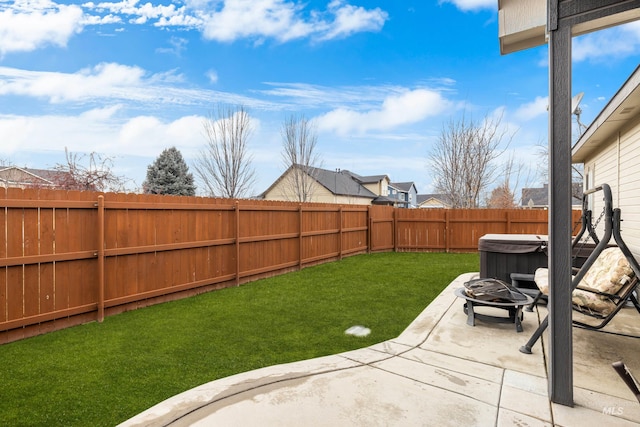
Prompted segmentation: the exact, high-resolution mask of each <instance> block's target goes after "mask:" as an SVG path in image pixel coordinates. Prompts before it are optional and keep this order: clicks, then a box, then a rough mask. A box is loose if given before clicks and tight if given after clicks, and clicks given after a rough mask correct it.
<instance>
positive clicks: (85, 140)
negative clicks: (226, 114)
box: [0, 106, 204, 157]
mask: <svg viewBox="0 0 640 427" xmlns="http://www.w3.org/2000/svg"><path fill="white" fill-rule="evenodd" d="M120 109H121V107H120V106H112V107H108V108H98V109H92V110H87V111H85V112H84V113H82V114H80V115H77V116H65V115H41V116H17V115H0V134H2V135H3V141H7V142H8V143H4V142H3V144H2V145H1V146H0V156H2V157H8V156H9V155H11V154H13V153H15V152H17V151H31V152H50V151H58V152H60V151H64V148H65V147H67V148H68V149H69V150H70V151H73V152H83V153H89V152H92V151H95V152H97V153H101V154H105V155H109V156H155V155H157V154H159V153H160V152H161V151H162V150H163V149H164V148H167V147H170V146H176V147H178V148H179V149H180V150H181V151H182V152H183V154H184V155H185V156H186V155H189V154H190V155H193V154H194V153H195V151H196V149H197V148H199V147H200V146H202V144H203V142H204V140H203V136H202V121H203V120H204V118H203V117H200V116H185V117H181V118H178V119H176V120H173V121H164V120H162V119H159V118H157V117H153V116H136V117H132V118H128V119H125V118H121V117H120V116H119V114H118V112H119V111H120ZM53 129H55V132H53Z"/></svg>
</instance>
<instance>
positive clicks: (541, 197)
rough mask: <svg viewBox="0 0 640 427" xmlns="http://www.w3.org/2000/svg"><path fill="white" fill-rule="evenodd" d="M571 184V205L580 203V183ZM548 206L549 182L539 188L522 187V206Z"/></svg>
mask: <svg viewBox="0 0 640 427" xmlns="http://www.w3.org/2000/svg"><path fill="white" fill-rule="evenodd" d="M571 185H572V187H573V188H572V191H571V193H572V198H571V204H572V205H574V206H575V205H582V183H581V182H574V183H573V184H571ZM530 201H531V202H530ZM529 204H531V206H548V205H549V184H544V186H543V187H541V188H523V189H522V202H521V205H522V206H528V205H529Z"/></svg>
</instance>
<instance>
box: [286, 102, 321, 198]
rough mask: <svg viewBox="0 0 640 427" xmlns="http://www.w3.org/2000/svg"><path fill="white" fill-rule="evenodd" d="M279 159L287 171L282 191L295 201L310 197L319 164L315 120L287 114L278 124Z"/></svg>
mask: <svg viewBox="0 0 640 427" xmlns="http://www.w3.org/2000/svg"><path fill="white" fill-rule="evenodd" d="M280 134H281V135H282V150H283V151H282V159H283V161H284V166H285V168H286V169H289V168H290V170H291V172H290V173H289V174H288V175H287V176H286V177H285V181H284V183H283V184H284V186H285V187H286V189H287V192H286V194H287V195H288V196H289V197H292V198H293V200H295V201H298V202H310V201H311V200H312V199H313V189H314V183H315V182H316V175H317V169H316V168H319V167H321V166H322V165H321V163H322V162H321V160H320V156H319V155H318V153H317V152H316V145H317V143H318V136H317V133H316V127H315V124H314V123H313V122H312V121H310V120H308V119H307V118H306V117H305V116H304V115H302V116H296V115H293V114H292V115H291V116H289V117H288V118H287V119H286V120H285V121H284V122H283V124H282V128H281V130H280Z"/></svg>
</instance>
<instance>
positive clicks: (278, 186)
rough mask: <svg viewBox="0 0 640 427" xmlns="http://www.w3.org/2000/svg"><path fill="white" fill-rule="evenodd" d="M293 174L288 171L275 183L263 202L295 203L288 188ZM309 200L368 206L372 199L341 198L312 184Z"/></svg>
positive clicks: (292, 192)
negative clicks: (282, 201) (281, 201)
mask: <svg viewBox="0 0 640 427" xmlns="http://www.w3.org/2000/svg"><path fill="white" fill-rule="evenodd" d="M292 173H294V172H292V171H288V172H287V173H286V174H285V175H284V176H282V179H280V180H279V181H278V182H277V183H275V184H274V185H273V186H272V187H271V188H270V189H269V190H267V191H266V192H265V193H264V195H263V197H264V199H265V200H285V201H297V200H298V198H297V197H296V194H295V192H294V191H292V189H291V187H290V184H289V182H290V180H289V175H290V174H292ZM311 194H312V196H311V200H309V202H314V203H339V204H352V205H354V204H357V205H370V204H371V201H372V199H371V198H367V197H358V196H342V195H335V194H333V193H332V192H331V191H329V190H328V189H327V188H325V187H324V186H322V185H321V184H319V183H318V182H316V181H314V182H312V191H311Z"/></svg>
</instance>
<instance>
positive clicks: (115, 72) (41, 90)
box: [0, 63, 145, 103]
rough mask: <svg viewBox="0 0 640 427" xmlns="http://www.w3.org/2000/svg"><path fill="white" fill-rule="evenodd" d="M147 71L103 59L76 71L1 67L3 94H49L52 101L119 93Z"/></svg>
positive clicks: (37, 95)
mask: <svg viewBox="0 0 640 427" xmlns="http://www.w3.org/2000/svg"><path fill="white" fill-rule="evenodd" d="M144 75H145V71H144V70H143V69H141V68H138V67H129V66H126V65H120V64H114V63H102V64H98V65H96V66H95V67H92V68H85V69H82V70H80V71H79V72H77V73H74V74H66V73H56V72H35V71H25V70H18V69H14V68H6V67H0V83H1V85H0V95H23V96H32V97H43V98H48V99H49V100H50V101H51V102H53V103H57V102H63V101H82V100H86V99H90V98H96V97H116V96H117V94H118V93H119V92H120V94H121V95H124V94H123V93H122V92H125V93H126V89H127V88H130V87H134V86H139V85H140V84H141V81H142V79H143V77H144Z"/></svg>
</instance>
